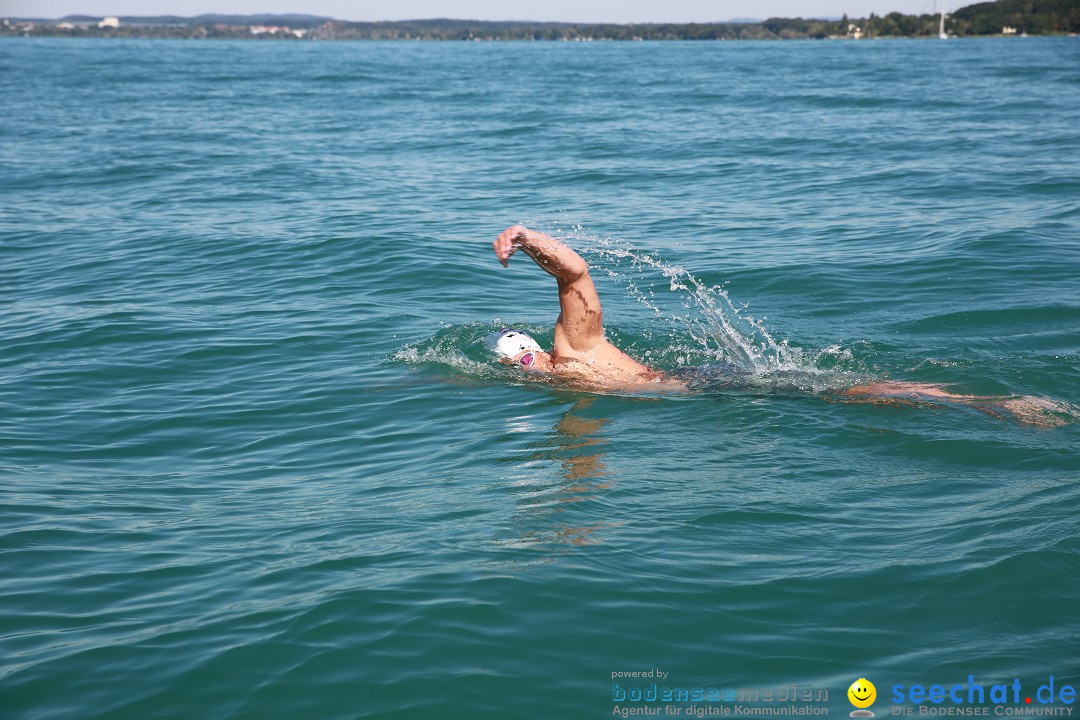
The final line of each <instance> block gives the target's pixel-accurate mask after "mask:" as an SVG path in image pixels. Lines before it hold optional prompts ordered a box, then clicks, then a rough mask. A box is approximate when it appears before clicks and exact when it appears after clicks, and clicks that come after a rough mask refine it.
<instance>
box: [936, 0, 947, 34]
mask: <svg viewBox="0 0 1080 720" xmlns="http://www.w3.org/2000/svg"><path fill="white" fill-rule="evenodd" d="M937 36H938V38H940V39H941V40H948V39H949V36H948V35H947V34H945V2H944V0H942V3H941V23H940V24H939V25H938V31H937Z"/></svg>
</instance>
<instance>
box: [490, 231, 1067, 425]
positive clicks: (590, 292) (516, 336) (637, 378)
mask: <svg viewBox="0 0 1080 720" xmlns="http://www.w3.org/2000/svg"><path fill="white" fill-rule="evenodd" d="M493 245H494V248H495V257H497V258H498V259H499V262H501V263H502V264H503V267H508V265H509V260H510V257H511V256H512V255H513V254H514V253H515V252H517V251H518V250H519V249H520V250H522V251H524V252H525V254H527V255H528V256H529V257H531V258H532V259H533V260H534V261H535V262H536V264H537V265H539V266H540V268H541V269H542V270H544V271H545V272H547V273H548V274H549V275H551V276H552V277H554V278H555V281H556V282H557V283H558V289H559V308H560V310H561V312H560V313H559V318H558V320H556V321H555V342H554V345H553V347H552V349H551V352H547V351H545V350H544V349H543V348H541V347H540V344H539V343H537V342H536V340H534V339H533V338H532V337H530V336H529V334H528V333H525V332H522V331H521V330H517V329H514V328H503V329H502V330H501V331H499V332H498V333H496V334H495V335H494V336H493V337H492V338H491V341H490V346H491V349H492V350H494V351H495V353H496V354H497V355H499V357H500V360H502V361H503V362H505V363H507V364H513V365H516V366H518V367H521V368H523V369H524V370H527V371H530V372H539V373H545V374H546V375H549V376H554V377H558V378H561V379H565V380H568V381H571V382H574V383H578V384H583V385H591V386H600V387H605V388H626V389H629V388H635V387H636V388H641V389H647V388H653V389H658V390H662V391H676V392H685V391H687V390H689V389H690V388H689V386H688V385H687V383H686V382H685V381H683V380H681V379H679V378H677V377H673V376H671V375H669V374H666V373H664V372H662V371H659V370H656V369H654V368H651V367H649V366H648V365H643V364H642V363H640V362H638V361H637V360H635V359H634V358H632V357H630V356H629V355H627V354H626V353H624V352H623V351H622V350H620V349H619V348H617V347H615V346H614V345H612V344H611V343H610V342H609V341H608V340H607V338H605V337H604V330H603V326H602V321H603V313H602V312H601V310H600V296H599V295H598V294H597V292H596V286H595V285H594V284H593V281H592V278H591V277H590V276H589V266H588V265H587V264H586V262H585V260H583V259H582V257H581V256H580V255H578V254H577V253H576V252H574V251H573V250H571V249H570V248H569V247H567V246H566V245H565V244H564V243H562V242H560V241H559V240H556V239H555V238H553V237H550V236H548V235H545V234H543V233H540V232H537V231H535V230H529V229H528V228H525V227H522V226H520V225H514V226H512V227H509V228H507V229H506V230H504V231H503V232H502V233H501V234H500V235H499V237H498V238H497V239H496V240H495V242H494V243H493ZM834 397H839V398H840V399H845V400H847V401H851V402H872V403H884V404H914V405H920V404H933V403H938V402H949V403H964V404H967V405H972V406H974V407H976V408H978V409H979V410H982V411H984V412H987V413H990V414H991V415H997V416H1000V415H1003V414H1005V413H1008V414H1011V415H1012V416H1013V417H1015V418H1016V419H1018V420H1020V421H1021V422H1026V423H1031V424H1035V425H1060V424H1064V420H1062V419H1060V418H1056V417H1054V415H1053V413H1065V414H1069V412H1068V408H1067V407H1066V406H1064V405H1062V404H1060V403H1056V402H1053V401H1051V400H1045V399H1043V398H1036V397H1031V396H1026V395H1025V396H1003V397H999V396H986V395H957V394H955V393H950V392H948V391H947V390H945V389H944V388H942V387H941V386H939V385H932V384H929V383H918V382H896V381H891V380H883V381H880V382H875V383H870V384H865V385H856V386H854V387H851V388H848V389H847V390H843V391H840V392H839V394H838V395H836V396H834Z"/></svg>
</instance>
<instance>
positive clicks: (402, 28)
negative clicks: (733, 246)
mask: <svg viewBox="0 0 1080 720" xmlns="http://www.w3.org/2000/svg"><path fill="white" fill-rule="evenodd" d="M0 17H2V16H0ZM99 20H101V17H100V16H98V15H68V16H67V17H64V18H60V19H59V20H37V19H34V20H30V19H28V18H22V19H18V18H16V19H14V20H12V19H10V18H9V19H8V20H5V21H4V22H3V24H2V26H0V35H8V36H11V35H30V34H35V35H59V36H68V37H99V36H100V37H142V38H166V37H169V38H205V39H213V38H222V39H260V40H267V39H288V40H301V39H302V40H447V41H454V40H458V41H460V40H470V41H478V40H548V41H550V40H559V41H592V40H800V39H808V38H813V39H820V38H844V37H851V38H853V39H855V38H860V37H865V38H878V37H926V38H936V37H937V36H938V23H939V16H938V15H936V14H932V13H925V12H924V13H922V14H919V15H905V14H904V13H899V12H891V13H888V14H886V15H883V16H878V15H875V14H874V13H871V14H870V16H869V17H865V18H856V17H853V18H850V19H849V18H848V17H847V16H844V17H841V18H834V17H828V18H807V19H804V18H801V17H798V18H778V17H774V18H768V19H765V20H756V19H752V18H734V19H731V20H728V21H725V22H716V23H621V24H620V23H570V22H531V21H526V20H517V21H510V20H508V21H488V20H457V19H451V18H431V19H419V20H400V21H393V22H349V21H344V20H335V19H333V18H330V17H325V16H321V15H306V14H299V13H290V14H270V13H262V14H255V15H221V14H205V15H197V16H195V17H180V16H178V15H152V16H130V15H129V16H121V17H119V20H120V26H119V27H115V28H114V27H104V28H99V27H98V26H97V24H98V21H99ZM65 21H66V22H65ZM61 23H63V25H64V27H60V25H61ZM259 26H262V27H259ZM945 29H946V31H947V32H948V33H949V34H950V35H960V36H964V35H1006V34H1023V33H1027V34H1028V35H1046V34H1058V35H1062V34H1070V33H1071V34H1080V0H997V1H996V2H981V3H977V4H975V5H968V6H966V7H962V8H959V9H957V10H955V11H954V12H952V13H949V14H948V15H947V16H946V21H945Z"/></svg>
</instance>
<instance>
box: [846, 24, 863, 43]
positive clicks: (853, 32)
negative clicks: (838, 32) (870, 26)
mask: <svg viewBox="0 0 1080 720" xmlns="http://www.w3.org/2000/svg"><path fill="white" fill-rule="evenodd" d="M847 36H848V37H849V38H851V39H852V40H862V28H861V27H859V26H858V25H856V24H855V23H848V26H847Z"/></svg>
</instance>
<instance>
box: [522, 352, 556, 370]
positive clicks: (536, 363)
mask: <svg viewBox="0 0 1080 720" xmlns="http://www.w3.org/2000/svg"><path fill="white" fill-rule="evenodd" d="M513 362H514V364H515V365H517V366H518V367H519V368H522V369H524V370H544V371H548V372H550V371H551V368H552V365H554V364H555V363H554V360H552V358H551V355H548V354H547V353H546V352H544V351H543V350H522V351H521V352H519V353H518V354H517V355H515V356H514V361H513Z"/></svg>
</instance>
